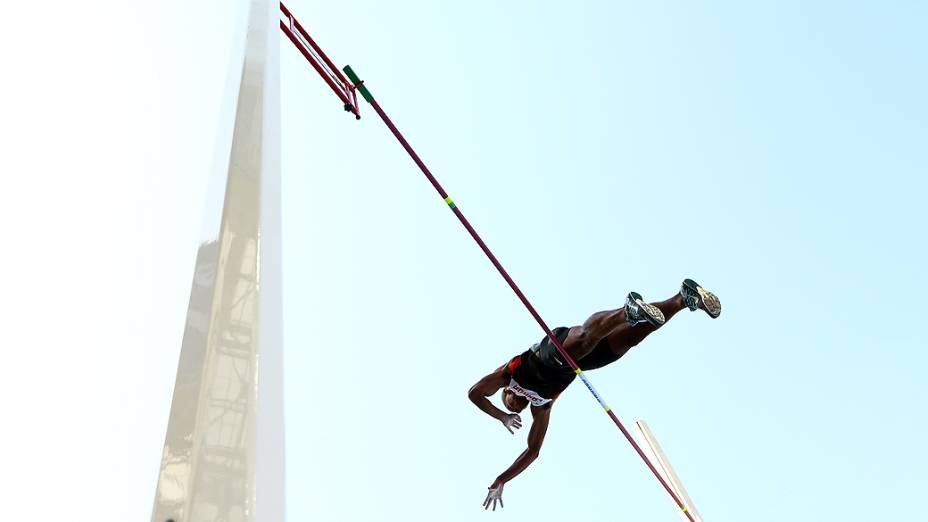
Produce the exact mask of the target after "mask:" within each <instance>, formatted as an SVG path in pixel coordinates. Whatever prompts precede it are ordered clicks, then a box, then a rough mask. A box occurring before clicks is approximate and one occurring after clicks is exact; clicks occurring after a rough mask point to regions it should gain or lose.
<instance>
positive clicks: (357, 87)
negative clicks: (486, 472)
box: [280, 4, 697, 522]
mask: <svg viewBox="0 0 928 522" xmlns="http://www.w3.org/2000/svg"><path fill="white" fill-rule="evenodd" d="M281 10H282V11H283V12H284V13H285V14H286V15H287V18H289V19H290V20H291V21H292V22H294V23H293V25H294V26H296V27H297V28H298V29H299V30H300V31H301V33H302V34H303V36H305V37H306V39H307V40H308V41H309V42H310V43H311V46H312V47H313V50H314V51H315V52H316V53H317V54H318V55H319V57H320V58H321V59H322V61H323V62H324V63H326V64H327V65H330V64H331V61H329V59H328V57H326V56H325V53H323V52H322V50H321V49H319V47H318V46H316V44H315V42H313V41H312V39H311V38H309V35H308V34H305V31H303V30H302V26H300V25H299V22H296V21H295V19H294V18H293V15H292V14H291V13H290V11H289V10H287V8H286V7H284V5H283V4H281ZM280 25H281V29H283V30H284V32H285V33H287V36H290V40H291V41H293V43H294V44H296V45H297V47H300V52H301V53H302V54H303V56H304V57H306V59H307V60H309V61H310V63H311V64H312V66H313V68H314V69H316V71H317V72H319V74H320V75H322V77H323V79H325V80H326V82H327V83H329V86H330V87H332V89H333V90H334V91H336V94H338V95H339V99H341V100H342V102H343V103H344V104H345V110H346V111H349V112H352V113H353V114H355V116H356V117H358V118H360V115H359V111H358V108H357V101H356V100H357V98H356V97H352V98H351V99H352V100H353V101H354V104H351V103H349V102H348V101H347V100H348V97H347V96H346V95H344V94H343V93H342V91H341V89H340V88H337V87H335V86H333V81H332V80H333V74H332V72H328V71H327V72H323V71H322V70H321V69H322V67H321V64H320V62H319V61H318V60H314V59H313V57H311V56H310V53H308V52H307V50H305V49H304V48H303V47H301V46H300V44H299V43H298V39H296V38H294V37H293V36H291V35H292V32H291V31H289V30H288V29H289V27H285V24H284V22H283V21H281V24H280ZM343 70H344V72H345V74H346V75H347V76H348V79H349V80H350V81H351V83H350V84H349V90H350V92H351V93H354V92H355V91H359V92H360V93H361V96H363V97H364V99H365V100H366V101H367V103H369V104H370V105H371V107H373V108H374V111H375V112H377V115H378V116H380V119H381V120H383V122H384V124H386V126H387V128H389V129H390V132H392V133H393V136H395V137H396V139H397V141H399V142H400V145H402V146H403V148H404V149H406V152H407V153H408V154H409V156H410V157H411V158H412V160H413V161H414V162H415V163H416V165H417V166H418V167H419V170H421V171H422V173H423V174H425V177H426V178H427V179H428V180H429V183H431V184H432V186H433V187H435V190H436V191H437V192H438V194H439V195H440V196H441V197H442V199H444V200H445V203H447V204H448V207H449V208H450V209H451V211H452V212H454V215H455V216H457V218H458V220H459V221H460V222H461V224H462V225H464V228H465V229H467V232H468V233H470V235H471V237H472V238H474V241H476V242H477V245H479V246H480V249H481V250H483V253H484V254H486V256H487V258H489V259H490V262H492V263H493V266H495V267H496V269H497V270H498V271H499V273H500V275H501V276H503V279H505V280H506V283H508V284H509V287H510V288H512V291H513V292H515V294H516V295H517V296H518V297H519V300H520V301H522V304H523V305H525V308H526V309H528V311H529V313H530V314H532V317H534V318H535V321H537V322H538V325H539V326H541V329H542V330H544V332H545V334H546V335H547V336H548V338H549V339H551V342H552V343H554V346H555V347H557V350H558V352H560V354H561V356H563V357H564V359H565V360H566V361H567V363H568V364H569V365H570V367H571V368H573V370H574V372H576V374H577V376H578V377H580V380H581V381H583V384H585V385H586V387H587V389H588V390H590V393H592V394H593V397H595V398H596V400H597V401H598V402H599V404H600V405H601V406H602V407H603V409H604V410H605V411H606V414H608V415H609V418H610V419H612V422H613V423H615V425H616V426H617V427H618V428H619V430H620V431H621V432H622V435H624V436H625V438H626V439H627V440H628V442H629V443H630V444H631V445H632V447H633V448H634V449H635V452H637V453H638V456H639V457H641V460H643V461H644V463H645V464H647V466H648V469H650V470H651V473H653V474H654V477H655V478H657V480H658V481H660V483H661V485H662V486H663V487H664V490H666V491H667V494H668V495H670V496H671V497H673V501H674V503H676V505H677V507H678V508H680V510H681V512H682V513H683V514H684V515H686V518H687V519H689V520H690V522H697V521H696V519H695V518H693V515H692V514H691V513H690V512H689V511H687V509H686V504H684V503H683V501H682V500H681V499H680V497H679V496H677V494H676V493H674V491H673V489H672V488H671V487H670V485H669V484H668V483H667V481H665V480H664V478H663V477H662V476H661V474H660V472H658V470H657V468H655V467H654V464H652V463H651V461H650V459H648V457H647V455H646V454H645V453H644V451H643V450H642V449H641V447H640V446H639V445H638V443H637V442H635V439H634V437H632V435H631V433H629V431H628V430H627V429H625V426H624V425H623V424H622V421H620V420H619V418H618V417H617V416H616V414H615V412H613V411H612V408H610V407H609V406H608V405H607V404H606V402H605V401H604V400H603V398H602V397H601V396H600V395H599V393H598V392H597V391H596V388H594V387H593V384H592V383H591V382H590V380H589V379H587V377H586V375H585V374H584V372H583V370H581V369H580V367H579V366H578V365H577V363H576V362H575V361H574V360H573V359H572V358H571V357H570V355H568V354H567V351H566V350H564V347H563V346H562V345H561V342H560V341H558V339H557V336H555V335H554V332H552V331H551V329H550V328H549V327H548V325H547V323H545V321H544V319H542V318H541V315H539V314H538V311H536V310H535V307H534V306H532V303H531V302H529V300H528V298H527V297H525V294H523V293H522V290H520V289H519V286H518V285H517V284H516V283H515V281H513V280H512V277H510V276H509V273H508V272H506V269H505V268H503V265H502V264H501V263H500V262H499V260H498V259H497V258H496V256H495V255H493V252H492V251H490V248H489V247H488V246H487V245H486V243H484V242H483V239H481V238H480V235H479V234H477V231H476V230H474V227H473V226H471V224H470V222H469V221H467V218H466V217H464V214H463V213H462V212H461V209H459V208H458V206H457V205H456V204H455V203H454V201H453V200H452V199H451V197H450V196H448V193H447V192H445V189H443V188H442V186H441V184H440V183H438V180H437V179H435V176H433V175H432V173H431V171H429V168H428V167H427V166H426V165H425V163H424V162H423V161H422V159H421V158H420V157H419V155H418V154H416V151H415V150H413V148H412V146H411V145H410V144H409V142H408V141H406V138H404V137H403V134H402V133H400V131H399V129H397V128H396V125H394V124H393V121H392V120H390V118H389V117H388V116H387V114H386V113H385V112H384V111H383V109H382V108H381V107H380V104H379V103H377V100H375V99H374V97H373V96H372V95H371V92H370V90H368V88H367V87H366V86H365V85H364V82H363V81H362V80H361V79H360V78H359V77H358V75H357V74H355V72H354V70H353V69H352V68H351V66H345V68H344V69H343ZM335 73H336V75H337V76H338V77H341V75H340V74H337V71H335ZM342 81H343V80H342Z"/></svg>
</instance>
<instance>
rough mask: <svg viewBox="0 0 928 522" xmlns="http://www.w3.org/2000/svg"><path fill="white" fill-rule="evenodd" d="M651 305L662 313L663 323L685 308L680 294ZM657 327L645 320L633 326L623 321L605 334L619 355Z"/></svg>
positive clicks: (613, 349)
mask: <svg viewBox="0 0 928 522" xmlns="http://www.w3.org/2000/svg"><path fill="white" fill-rule="evenodd" d="M651 305H652V306H656V307H657V308H658V309H659V310H660V311H661V312H662V313H663V314H664V324H667V321H669V320H670V319H671V318H672V317H673V316H674V315H676V314H677V312H679V311H680V310H683V309H684V308H686V303H685V302H684V300H683V296H682V295H680V294H677V295H675V296H673V297H671V298H670V299H667V300H665V301H661V302H659V303H651ZM658 328H660V326H657V325H654V324H651V323H647V322H641V323H638V324H636V325H635V326H632V325H630V324H628V322H625V323H623V324H619V325H617V326H616V327H615V328H614V329H613V330H612V331H611V332H609V333H608V334H607V335H606V338H607V339H608V340H609V347H610V348H611V349H612V351H613V352H614V353H615V354H616V355H618V356H620V357H621V356H622V355H624V354H625V352H627V351H628V350H629V349H631V348H632V347H633V346H636V345H637V344H638V343H640V342H641V341H643V340H644V338H645V337H647V336H649V335H651V333H652V332H655V331H657V329H658Z"/></svg>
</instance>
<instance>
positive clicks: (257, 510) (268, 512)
mask: <svg viewBox="0 0 928 522" xmlns="http://www.w3.org/2000/svg"><path fill="white" fill-rule="evenodd" d="M249 1H250V11H249V14H248V25H247V36H246V42H245V45H244V59H243V60H242V61H241V62H239V63H237V64H235V66H236V67H238V66H241V74H240V88H239V91H238V96H237V100H236V102H235V118H234V126H233V131H232V139H231V151H230V153H229V156H228V159H229V164H228V169H227V170H225V171H223V172H221V174H222V177H223V179H221V180H218V182H215V181H216V180H214V183H213V185H214V186H215V187H218V190H216V191H215V193H211V194H210V196H209V197H210V198H212V200H211V201H209V202H208V204H207V208H211V209H215V213H216V214H217V215H214V216H207V221H208V222H214V221H215V222H216V225H215V226H214V227H213V228H214V230H208V231H207V234H208V237H207V238H205V240H204V242H203V244H202V245H201V246H200V249H199V252H198V255H197V260H196V267H195V270H194V276H193V287H192V289H191V292H190V303H189V308H188V311H187V320H186V326H185V330H184V338H183V345H182V348H181V353H180V362H179V364H178V370H177V379H176V383H175V388H174V398H173V402H172V404H171V414H170V418H169V421H168V429H167V435H166V437H165V442H164V452H163V454H162V460H161V470H160V475H159V478H158V487H157V491H156V493H155V502H154V509H153V511H152V522H166V521H169V520H172V521H174V522H220V521H221V522H272V521H273V522H280V521H282V520H284V518H285V511H284V508H285V506H284V434H283V358H282V332H281V330H282V325H281V306H282V305H281V223H280V221H281V216H280V85H279V84H280V78H279V75H280V70H279V67H280V63H279V56H280V50H279V49H280V34H279V33H278V31H279V29H278V25H279V23H280V22H279V14H278V13H279V9H280V7H279V0H249ZM220 209H221V211H220ZM220 213H221V217H220V216H219V215H218V214H220Z"/></svg>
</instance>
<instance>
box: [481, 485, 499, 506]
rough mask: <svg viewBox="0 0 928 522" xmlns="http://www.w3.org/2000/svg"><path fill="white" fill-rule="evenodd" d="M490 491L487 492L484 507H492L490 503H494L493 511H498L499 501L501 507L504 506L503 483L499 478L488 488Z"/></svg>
mask: <svg viewBox="0 0 928 522" xmlns="http://www.w3.org/2000/svg"><path fill="white" fill-rule="evenodd" d="M487 489H488V490H489V492H488V493H487V499H486V500H484V501H483V509H484V510H487V509H490V504H493V511H496V502H497V501H499V507H500V509H502V508H503V483H502V482H500V481H499V480H497V481H496V482H494V483H493V484H491V485H490V487H488V488H487Z"/></svg>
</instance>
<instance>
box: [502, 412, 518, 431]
mask: <svg viewBox="0 0 928 522" xmlns="http://www.w3.org/2000/svg"><path fill="white" fill-rule="evenodd" d="M499 421H500V422H502V423H503V426H505V427H506V429H507V430H509V433H512V434H515V432H514V431H512V429H513V428H515V429H519V428H521V427H522V417H519V415H518V414H517V413H504V414H503V418H502V419H500V420H499Z"/></svg>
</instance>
